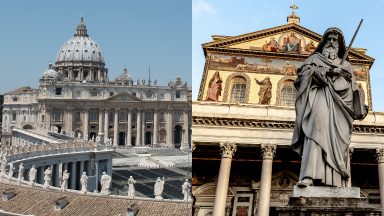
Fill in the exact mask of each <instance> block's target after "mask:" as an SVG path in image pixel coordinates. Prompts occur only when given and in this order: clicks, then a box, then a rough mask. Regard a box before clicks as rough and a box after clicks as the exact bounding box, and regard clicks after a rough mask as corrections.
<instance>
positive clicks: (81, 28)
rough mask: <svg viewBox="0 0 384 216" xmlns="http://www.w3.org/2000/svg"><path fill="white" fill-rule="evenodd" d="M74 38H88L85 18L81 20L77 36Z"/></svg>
mask: <svg viewBox="0 0 384 216" xmlns="http://www.w3.org/2000/svg"><path fill="white" fill-rule="evenodd" d="M74 36H84V37H88V34H87V26H86V25H85V24H84V18H83V17H81V18H80V23H79V25H77V28H76V34H75V35H74Z"/></svg>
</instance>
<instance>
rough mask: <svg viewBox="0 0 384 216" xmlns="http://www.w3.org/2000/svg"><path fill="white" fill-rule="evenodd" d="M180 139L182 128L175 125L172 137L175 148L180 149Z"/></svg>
mask: <svg viewBox="0 0 384 216" xmlns="http://www.w3.org/2000/svg"><path fill="white" fill-rule="evenodd" d="M181 138H182V128H181V126H180V125H176V127H175V135H174V139H173V140H174V141H175V148H180V147H181Z"/></svg>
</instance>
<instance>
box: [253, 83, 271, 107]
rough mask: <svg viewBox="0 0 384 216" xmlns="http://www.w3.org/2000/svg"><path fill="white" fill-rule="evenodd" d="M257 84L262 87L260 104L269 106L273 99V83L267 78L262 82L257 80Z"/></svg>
mask: <svg viewBox="0 0 384 216" xmlns="http://www.w3.org/2000/svg"><path fill="white" fill-rule="evenodd" d="M255 81H256V83H257V84H259V85H260V90H259V93H258V95H259V104H269V103H271V98H272V83H271V80H270V78H269V77H265V79H263V80H262V81H259V80H257V79H256V78H255Z"/></svg>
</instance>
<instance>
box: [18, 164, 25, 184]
mask: <svg viewBox="0 0 384 216" xmlns="http://www.w3.org/2000/svg"><path fill="white" fill-rule="evenodd" d="M23 176H24V164H23V163H20V165H19V174H18V177H17V179H18V180H19V181H20V180H21V179H22V178H23Z"/></svg>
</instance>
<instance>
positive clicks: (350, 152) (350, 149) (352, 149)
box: [348, 147, 355, 160]
mask: <svg viewBox="0 0 384 216" xmlns="http://www.w3.org/2000/svg"><path fill="white" fill-rule="evenodd" d="M348 150H349V160H352V154H353V151H355V148H354V147H349V148H348Z"/></svg>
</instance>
